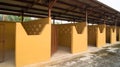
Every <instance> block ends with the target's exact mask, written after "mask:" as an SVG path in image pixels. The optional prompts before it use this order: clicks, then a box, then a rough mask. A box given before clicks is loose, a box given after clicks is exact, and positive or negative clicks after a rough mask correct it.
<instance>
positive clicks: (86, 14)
mask: <svg viewBox="0 0 120 67" xmlns="http://www.w3.org/2000/svg"><path fill="white" fill-rule="evenodd" d="M85 21H86V23H88V11H87V9H86V20H85Z"/></svg>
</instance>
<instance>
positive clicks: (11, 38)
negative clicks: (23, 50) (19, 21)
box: [0, 21, 16, 51]
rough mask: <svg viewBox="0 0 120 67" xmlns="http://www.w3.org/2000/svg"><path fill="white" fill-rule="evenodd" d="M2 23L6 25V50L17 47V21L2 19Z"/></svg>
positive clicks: (0, 23)
mask: <svg viewBox="0 0 120 67" xmlns="http://www.w3.org/2000/svg"><path fill="white" fill-rule="evenodd" d="M0 25H4V40H5V50H6V51H11V50H14V49H15V26H16V24H15V22H7V21H0ZM1 32H2V31H1ZM1 32H0V33H1ZM0 44H1V43H0Z"/></svg>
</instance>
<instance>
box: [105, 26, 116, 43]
mask: <svg viewBox="0 0 120 67" xmlns="http://www.w3.org/2000/svg"><path fill="white" fill-rule="evenodd" d="M106 38H107V42H108V43H111V44H114V43H115V42H116V27H115V26H107V29H106Z"/></svg>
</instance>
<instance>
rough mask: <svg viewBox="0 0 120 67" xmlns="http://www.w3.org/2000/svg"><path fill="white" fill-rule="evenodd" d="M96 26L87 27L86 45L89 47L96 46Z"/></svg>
mask: <svg viewBox="0 0 120 67" xmlns="http://www.w3.org/2000/svg"><path fill="white" fill-rule="evenodd" d="M96 33H97V26H96V25H88V44H89V45H90V46H96V37H97V35H96Z"/></svg>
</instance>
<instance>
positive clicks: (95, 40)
mask: <svg viewBox="0 0 120 67" xmlns="http://www.w3.org/2000/svg"><path fill="white" fill-rule="evenodd" d="M88 44H89V45H91V46H96V47H98V48H101V47H103V46H104V45H105V44H106V25H104V24H99V25H88Z"/></svg>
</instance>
